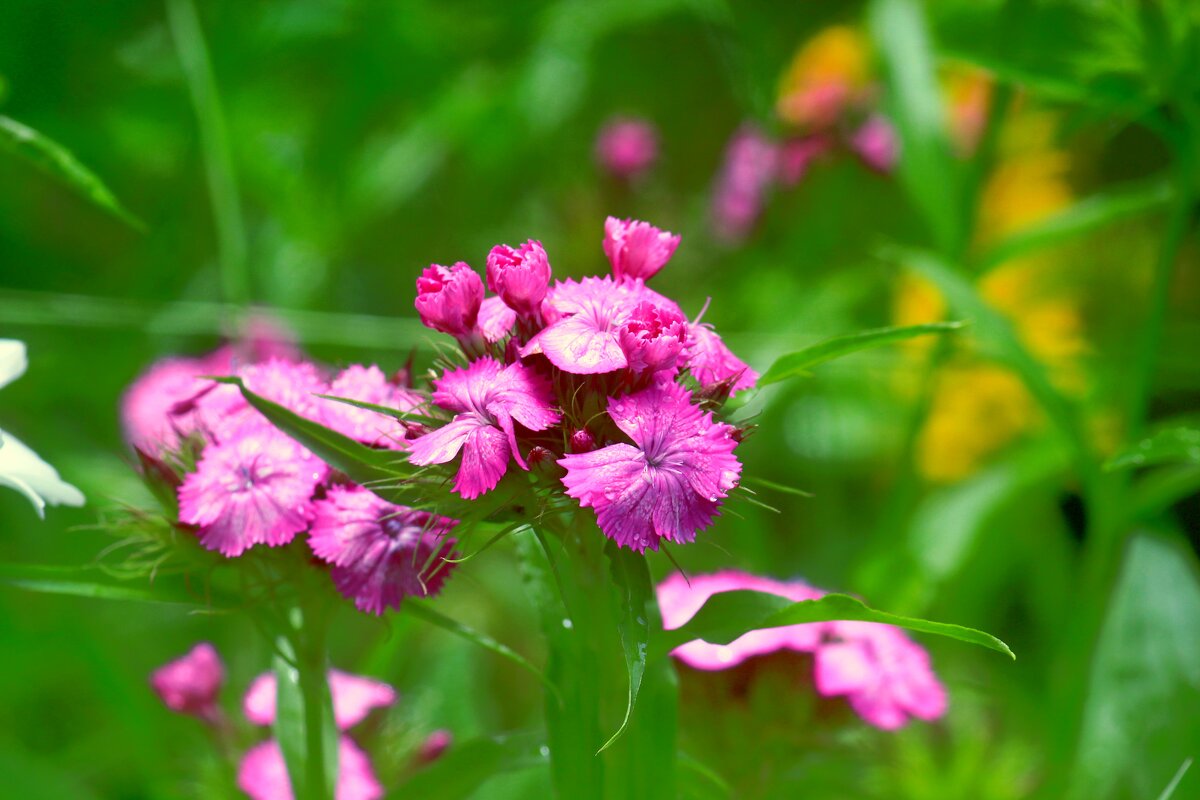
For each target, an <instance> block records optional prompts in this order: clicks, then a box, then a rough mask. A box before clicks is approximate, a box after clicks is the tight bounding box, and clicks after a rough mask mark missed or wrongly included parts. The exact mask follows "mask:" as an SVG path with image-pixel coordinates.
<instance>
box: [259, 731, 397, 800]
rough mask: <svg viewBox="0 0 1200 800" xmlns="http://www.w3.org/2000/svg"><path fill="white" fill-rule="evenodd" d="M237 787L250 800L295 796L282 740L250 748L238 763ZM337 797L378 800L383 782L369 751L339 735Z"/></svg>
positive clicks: (283, 798)
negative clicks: (373, 764)
mask: <svg viewBox="0 0 1200 800" xmlns="http://www.w3.org/2000/svg"><path fill="white" fill-rule="evenodd" d="M237 783H238V788H240V789H241V790H242V791H243V792H245V793H246V794H248V795H249V796H250V797H251V800H292V798H293V797H294V795H293V794H292V782H291V779H290V778H288V773H287V762H285V761H284V760H283V751H282V750H281V749H280V748H279V742H277V741H275V740H274V739H268V740H267V741H265V742H261V743H260V744H257V745H255V746H254V747H252V748H250V750H249V751H248V752H247V753H246V755H245V756H243V757H242V763H241V764H240V765H239V766H238V777H237ZM333 796H334V798H335V800H378V798H380V797H383V786H381V785H380V783H379V779H378V778H376V777H375V771H374V770H373V769H372V768H371V762H370V760H369V759H368V758H367V754H366V753H364V752H363V751H362V750H360V749H359V747H358V745H356V744H355V743H354V742H353V741H351V740H350V737H348V736H342V737H340V738H339V739H338V776H337V784H336V785H335V787H334V793H333Z"/></svg>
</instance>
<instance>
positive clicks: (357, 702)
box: [242, 669, 397, 731]
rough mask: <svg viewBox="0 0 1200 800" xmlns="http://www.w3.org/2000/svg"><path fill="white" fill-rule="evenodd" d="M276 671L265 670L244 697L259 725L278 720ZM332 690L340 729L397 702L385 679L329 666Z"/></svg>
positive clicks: (245, 708) (248, 711)
mask: <svg viewBox="0 0 1200 800" xmlns="http://www.w3.org/2000/svg"><path fill="white" fill-rule="evenodd" d="M276 686H277V684H276V682H275V673H273V672H264V673H262V674H261V675H259V676H258V677H257V678H255V679H254V680H253V681H252V682H251V683H250V688H248V689H247V690H246V696H245V697H244V698H243V699H242V712H243V713H244V714H245V715H246V719H248V720H250V721H251V722H253V723H254V724H255V725H274V724H275V692H276ZM329 693H330V694H331V695H332V696H333V721H334V723H335V724H336V725H337V728H338V730H339V731H346V730H349V729H350V728H353V727H354V726H355V725H357V724H358V723H360V722H362V721H363V720H364V719H366V718H367V715H368V714H370V713H371V712H372V711H374V710H375V709H377V708H386V707H388V706H390V705H392V704H393V703H395V702H396V699H397V694H396V690H395V689H393V688H392V687H391V686H389V685H388V684H386V683H384V682H383V681H377V680H374V679H373V678H366V677H363V676H361V675H351V674H350V673H349V672H342V671H341V670H336V669H331V670H329Z"/></svg>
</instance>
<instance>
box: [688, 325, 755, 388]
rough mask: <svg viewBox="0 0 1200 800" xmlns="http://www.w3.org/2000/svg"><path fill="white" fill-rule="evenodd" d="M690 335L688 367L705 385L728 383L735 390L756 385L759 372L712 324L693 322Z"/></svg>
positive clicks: (712, 385)
mask: <svg viewBox="0 0 1200 800" xmlns="http://www.w3.org/2000/svg"><path fill="white" fill-rule="evenodd" d="M688 337H689V339H690V344H689V345H688V349H687V362H688V369H689V370H691V373H692V376H693V377H695V379H696V380H697V381H698V382H699V383H700V385H701V386H703V387H705V388H712V387H714V386H716V385H718V384H722V383H726V382H728V383H729V386H730V390H731V391H734V392H738V391H741V390H742V389H749V388H751V387H752V386H754V382H755V381H757V380H758V373H757V372H755V371H754V370H752V369H750V367H749V366H747V364H746V362H744V361H742V360H741V359H740V358H738V357H737V356H735V355H734V354H733V351H731V350H730V349H729V348H728V347H726V346H725V343H724V342H722V341H721V337H720V336H718V335H717V332H716V331H714V330H713V329H712V326H711V325H708V324H707V323H702V322H697V323H693V324H692V326H691V328H690V329H689V332H688Z"/></svg>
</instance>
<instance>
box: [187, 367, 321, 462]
mask: <svg viewBox="0 0 1200 800" xmlns="http://www.w3.org/2000/svg"><path fill="white" fill-rule="evenodd" d="M210 374H212V373H210ZM234 374H235V375H237V376H238V377H240V378H241V379H242V382H243V383H244V384H245V386H246V388H247V389H249V390H251V391H252V392H254V393H255V394H258V395H261V396H262V397H265V398H267V399H268V400H271V401H272V402H275V403H278V404H279V405H281V406H283V407H284V408H286V409H288V410H289V411H291V412H293V413H295V414H299V415H300V416H302V417H305V418H306V419H310V420H313V421H316V422H319V421H321V420H322V418H323V415H324V410H325V406H326V405H327V404H328V402H329V401H327V400H322V399H320V398H319V397H317V395H318V394H327V393H328V392H329V385H328V384H327V383H326V382H325V379H324V377H323V376H322V375H321V372H320V370H318V369H317V367H316V365H314V364H310V363H308V362H305V361H300V362H293V361H284V360H283V359H280V358H272V359H270V360H268V361H264V362H262V363H259V364H251V365H249V366H245V367H242V368H241V369H239V370H237V371H236V372H235V373H234ZM210 385H211V386H212V389H211V390H210V391H207V392H205V393H204V394H203V395H202V396H201V397H200V398H199V399H198V400H197V402H196V409H197V411H196V413H197V415H198V418H197V422H198V426H199V427H200V428H201V430H203V431H204V432H206V433H208V434H210V436H211V437H212V438H213V439H215V440H216V441H218V442H220V441H223V440H224V439H227V438H232V437H234V436H236V435H237V434H238V431H239V429H240V428H241V427H242V426H244V425H247V424H249V425H250V426H251V427H257V426H259V425H260V424H265V423H266V420H265V418H264V417H263V416H262V415H261V414H259V413H258V411H257V410H256V409H255V408H254V407H253V406H251V405H250V403H248V402H247V401H246V398H245V397H244V396H243V395H242V393H241V390H239V389H238V387H236V386H231V385H229V384H210Z"/></svg>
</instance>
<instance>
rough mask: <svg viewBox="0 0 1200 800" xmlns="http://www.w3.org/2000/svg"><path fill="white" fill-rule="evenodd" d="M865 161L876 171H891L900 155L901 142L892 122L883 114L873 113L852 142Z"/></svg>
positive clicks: (852, 145)
mask: <svg viewBox="0 0 1200 800" xmlns="http://www.w3.org/2000/svg"><path fill="white" fill-rule="evenodd" d="M850 146H851V147H852V148H853V149H854V152H856V153H858V157H859V158H861V159H862V161H863V163H864V164H866V165H867V166H868V167H870V168H871V169H873V170H875V171H876V172H882V173H884V174H886V173H889V172H891V171H892V169H894V168H895V166H896V159H897V158H898V157H899V155H900V142H899V141H898V140H897V138H896V130H895V129H894V128H893V127H892V123H890V122H888V120H887V118H886V117H884V116H883V115H881V114H873V115H872V116H871V117H870V118H869V119H868V120H867V121H866V122H865V123H863V126H862V127H861V128H859V129H858V130H857V131H856V132H855V134H854V138H853V140H852V141H851V143H850Z"/></svg>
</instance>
